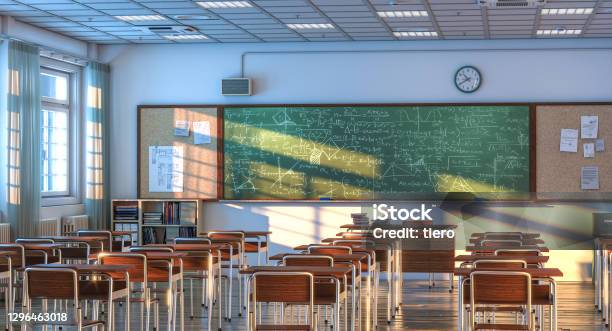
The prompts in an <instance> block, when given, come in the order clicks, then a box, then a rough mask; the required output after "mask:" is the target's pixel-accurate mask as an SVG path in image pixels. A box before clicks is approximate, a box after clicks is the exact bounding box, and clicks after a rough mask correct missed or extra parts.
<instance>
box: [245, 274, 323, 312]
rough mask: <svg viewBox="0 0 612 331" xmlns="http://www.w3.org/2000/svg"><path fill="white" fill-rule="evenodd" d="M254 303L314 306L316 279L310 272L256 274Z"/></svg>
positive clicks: (253, 278) (253, 285) (253, 289)
mask: <svg viewBox="0 0 612 331" xmlns="http://www.w3.org/2000/svg"><path fill="white" fill-rule="evenodd" d="M250 280H251V282H252V287H251V288H252V291H253V302H284V303H295V304H310V305H312V304H313V300H314V277H313V275H312V274H311V273H308V272H256V273H254V274H253V275H252V276H251V279H250Z"/></svg>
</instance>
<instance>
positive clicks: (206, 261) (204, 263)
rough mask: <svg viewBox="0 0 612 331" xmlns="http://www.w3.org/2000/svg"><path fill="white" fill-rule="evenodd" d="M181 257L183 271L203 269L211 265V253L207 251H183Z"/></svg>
mask: <svg viewBox="0 0 612 331" xmlns="http://www.w3.org/2000/svg"><path fill="white" fill-rule="evenodd" d="M185 253H187V256H184V257H182V260H183V271H205V270H208V267H209V266H210V265H212V253H211V252H209V251H185Z"/></svg>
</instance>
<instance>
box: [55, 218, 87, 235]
mask: <svg viewBox="0 0 612 331" xmlns="http://www.w3.org/2000/svg"><path fill="white" fill-rule="evenodd" d="M88 228H89V216H87V215H75V216H64V217H63V218H62V235H66V234H71V233H75V232H77V231H79V230H87V229H88Z"/></svg>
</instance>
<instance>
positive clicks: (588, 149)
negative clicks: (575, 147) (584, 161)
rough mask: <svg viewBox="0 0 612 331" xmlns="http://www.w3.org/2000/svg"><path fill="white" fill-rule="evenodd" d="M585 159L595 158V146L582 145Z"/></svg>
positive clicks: (590, 144) (589, 144) (591, 144)
mask: <svg viewBox="0 0 612 331" xmlns="http://www.w3.org/2000/svg"><path fill="white" fill-rule="evenodd" d="M582 149H583V155H584V157H595V144H594V143H586V144H583V145H582Z"/></svg>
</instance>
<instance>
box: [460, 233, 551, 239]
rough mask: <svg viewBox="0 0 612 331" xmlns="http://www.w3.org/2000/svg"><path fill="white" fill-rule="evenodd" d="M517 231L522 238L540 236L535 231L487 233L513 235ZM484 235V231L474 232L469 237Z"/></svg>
mask: <svg viewBox="0 0 612 331" xmlns="http://www.w3.org/2000/svg"><path fill="white" fill-rule="evenodd" d="M519 233H520V234H521V236H522V237H523V239H536V238H540V236H541V235H540V234H539V233H535V232H525V233H521V232H508V233H505V232H499V233H497V232H489V233H487V234H492V235H496V234H499V235H504V234H509V235H513V234H519ZM484 235H485V233H484V232H475V233H472V235H471V236H470V237H471V238H482V237H484Z"/></svg>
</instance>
